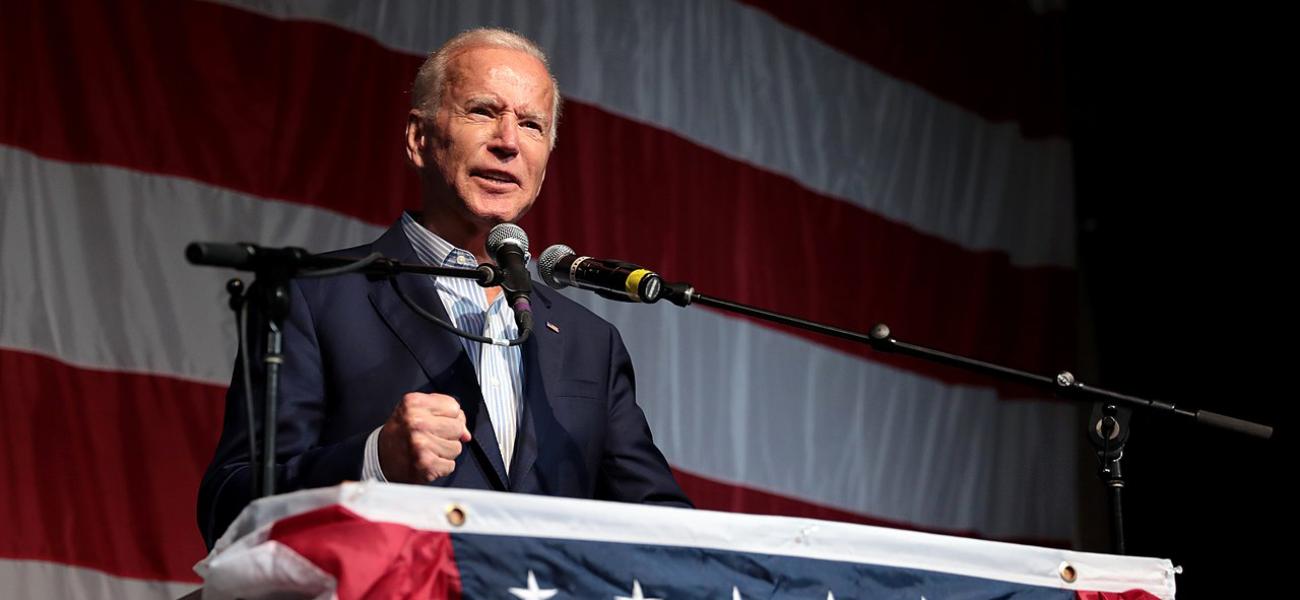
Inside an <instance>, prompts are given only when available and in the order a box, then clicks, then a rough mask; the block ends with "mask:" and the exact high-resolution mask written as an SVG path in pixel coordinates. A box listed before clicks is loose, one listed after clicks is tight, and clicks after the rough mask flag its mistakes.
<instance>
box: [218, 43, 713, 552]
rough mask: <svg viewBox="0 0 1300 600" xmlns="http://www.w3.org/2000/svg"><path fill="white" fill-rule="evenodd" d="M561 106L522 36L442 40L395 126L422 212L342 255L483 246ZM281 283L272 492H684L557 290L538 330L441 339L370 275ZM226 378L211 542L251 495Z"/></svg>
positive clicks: (538, 175) (436, 303) (507, 218)
mask: <svg viewBox="0 0 1300 600" xmlns="http://www.w3.org/2000/svg"><path fill="white" fill-rule="evenodd" d="M559 104H560V99H559V95H558V90H557V87H556V84H555V82H554V79H553V78H552V77H551V75H550V72H549V71H548V69H547V66H546V60H545V56H544V55H543V54H542V52H541V51H540V50H539V49H538V48H537V47H536V46H535V45H534V44H533V43H532V42H530V41H528V40H527V39H524V38H522V37H520V36H518V35H515V34H513V33H509V32H506V31H502V30H493V29H479V30H473V31H469V32H466V33H463V34H461V35H459V36H457V37H455V38H453V39H452V40H450V41H449V42H447V44H445V45H444V46H443V47H442V48H440V49H439V50H438V51H437V52H435V53H434V54H433V55H432V56H430V57H429V59H428V60H427V61H425V63H424V65H423V66H422V67H421V68H420V72H419V74H418V76H417V77H416V81H415V86H414V89H413V108H412V109H411V111H410V113H409V116H408V120H407V125H406V151H407V157H408V159H409V160H410V162H411V164H412V165H413V166H414V167H415V168H416V170H417V171H418V172H419V174H420V180H421V185H422V196H423V204H424V212H423V213H422V214H420V215H418V216H415V215H412V214H409V213H408V214H404V215H402V218H401V219H400V220H399V222H398V223H397V224H396V225H394V226H393V227H392V228H390V229H389V230H388V231H387V232H386V233H385V234H384V235H383V236H382V237H380V238H379V239H378V240H377V241H375V242H374V243H373V244H371V245H369V246H364V247H361V248H355V249H352V250H348V251H343V252H342V254H344V255H348V256H364V255H366V254H368V253H370V252H380V253H382V254H384V255H385V256H388V257H390V258H395V259H398V260H401V261H403V262H425V263H431V264H441V265H447V266H462V267H463V266H473V265H474V264H475V263H478V262H488V261H489V260H490V259H489V257H488V256H487V253H486V250H485V248H484V245H485V241H486V236H487V233H488V231H489V230H490V229H491V228H492V227H493V226H494V225H496V224H499V223H503V222H511V221H515V220H517V219H519V218H520V217H521V216H523V214H524V213H525V212H526V211H527V210H528V209H529V207H531V206H532V203H533V202H534V201H535V200H536V199H537V195H538V192H539V191H540V190H541V186H542V180H543V179H544V178H545V176H546V162H547V159H548V158H549V156H550V153H551V149H552V148H553V147H554V144H555V139H556V135H555V126H556V120H557V118H558V116H559V114H558V113H559ZM396 285H398V286H400V287H401V289H402V290H403V291H404V292H406V294H407V295H408V296H410V297H411V298H412V299H413V300H414V301H415V302H416V303H417V304H419V305H421V306H422V307H423V308H424V309H425V310H427V311H429V312H432V313H434V314H435V315H437V316H439V317H441V318H442V319H444V320H449V321H451V320H454V321H455V322H456V324H457V325H458V326H459V327H460V328H461V329H468V330H472V331H473V332H474V333H483V334H484V335H489V336H492V337H497V338H514V337H516V336H517V331H515V325H514V315H513V312H512V310H511V309H510V307H509V305H508V304H507V303H506V301H505V298H504V297H503V295H502V294H501V291H500V289H499V288H490V289H487V290H483V289H481V288H479V287H477V284H474V283H470V282H468V281H467V280H455V279H451V278H438V279H436V280H435V279H434V278H432V277H429V276H416V275H402V276H399V277H398V278H397V281H396ZM291 297H292V298H291V303H292V308H291V310H290V314H289V316H288V318H287V319H286V322H285V325H284V354H285V362H284V366H283V369H282V374H281V384H280V385H281V387H280V406H279V409H280V420H279V423H278V427H277V435H278V453H277V457H276V458H277V463H278V466H279V468H278V471H277V475H278V482H277V491H280V492H284V491H292V490H296V489H301V488H309V487H318V486H328V485H333V484H336V483H339V482H341V481H346V480H358V479H374V480H384V481H392V482H402V483H414V484H424V483H427V484H431V485H440V486H454V487H468V488H479V489H493V490H503V491H505V490H509V491H516V492H525V493H537V494H550V495H558V496H573V497H584V498H600V499H609V500H619V501H628V502H652V503H661V504H668V505H677V506H690V501H689V500H688V499H687V498H686V496H685V495H684V494H683V493H682V491H681V489H680V488H679V487H678V486H677V483H676V482H675V481H674V480H673V477H672V474H671V472H670V471H669V469H668V465H667V462H666V461H665V460H664V458H663V455H662V454H661V453H660V452H659V450H658V449H657V448H656V447H655V446H654V443H653V441H652V440H651V436H650V431H649V428H648V426H647V424H646V421H645V416H644V414H643V413H642V412H641V409H640V408H639V407H638V406H637V405H636V402H635V398H634V391H633V375H632V365H631V361H630V359H629V357H628V355H627V351H626V349H625V348H624V346H623V343H622V340H621V339H620V337H619V335H618V332H617V330H615V329H614V328H613V326H611V325H610V324H608V323H606V322H605V321H603V320H601V319H599V318H598V317H596V316H594V315H593V314H591V313H590V312H588V311H586V310H585V309H583V308H582V307H580V306H578V305H577V304H575V303H573V302H572V301H570V300H568V299H567V298H564V297H563V296H561V295H559V294H556V293H554V292H551V291H550V290H546V289H544V288H541V286H535V287H534V292H533V298H532V306H533V312H534V318H535V320H536V323H538V325H539V326H538V327H537V330H536V331H534V333H533V335H532V336H531V338H530V339H529V340H528V341H527V342H526V343H524V344H523V345H522V351H521V347H511V348H503V347H500V346H485V345H481V344H479V343H477V342H468V341H464V340H462V339H460V338H457V337H455V336H453V335H452V334H450V333H448V332H446V331H445V330H443V329H440V328H438V327H436V326H435V325H433V324H431V323H429V322H427V321H425V320H423V319H421V317H419V316H418V315H417V314H416V313H415V312H414V311H412V310H411V309H410V307H408V306H407V305H405V304H404V303H403V302H402V300H401V299H400V298H399V296H398V295H397V292H396V290H395V289H394V285H393V283H392V282H389V281H387V280H384V279H371V278H367V277H366V276H364V275H359V274H353V275H344V276H339V277H333V278H320V279H299V280H295V281H294V282H293V284H292V286H291ZM542 324H546V325H545V326H543V325H542ZM253 342H254V343H256V342H257V340H253ZM254 369H255V370H257V372H255V373H254V376H255V378H260V377H261V372H260V370H258V369H259V367H254ZM242 380H243V376H242V373H241V372H240V371H239V370H238V369H236V373H235V377H234V379H233V382H232V384H231V388H230V394H229V395H228V398H227V406H226V417H225V425H224V430H223V432H222V437H221V441H220V443H219V444H218V447H217V451H216V455H215V456H214V458H213V461H212V464H211V465H210V466H209V467H208V470H207V473H206V474H205V475H204V478H203V482H202V485H201V487H200V491H199V511H198V512H199V514H198V518H199V527H200V529H201V530H202V532H203V536H204V539H205V540H206V541H207V543H208V545H209V546H211V545H212V544H213V543H214V542H215V541H216V539H217V537H219V536H220V535H221V533H222V532H224V531H225V529H226V527H227V526H228V525H229V524H230V522H231V521H232V520H233V519H234V517H235V516H236V515H237V514H238V513H239V511H240V510H242V508H243V507H244V506H245V505H246V504H247V503H248V502H249V500H250V499H251V483H252V479H253V477H254V472H255V469H253V468H252V467H251V466H250V464H249V461H248V450H247V449H248V435H249V432H248V427H247V414H246V410H245V404H244V401H243V397H244V396H243V389H244V386H243V384H242ZM255 380H256V379H255Z"/></svg>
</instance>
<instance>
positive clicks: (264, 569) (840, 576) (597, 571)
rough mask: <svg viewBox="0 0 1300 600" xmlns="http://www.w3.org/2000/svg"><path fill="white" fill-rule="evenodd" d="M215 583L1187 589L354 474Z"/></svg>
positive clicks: (226, 592) (1152, 579) (842, 534)
mask: <svg viewBox="0 0 1300 600" xmlns="http://www.w3.org/2000/svg"><path fill="white" fill-rule="evenodd" d="M195 570H196V571H197V572H198V573H199V575H201V576H202V577H203V578H204V587H203V592H202V594H203V598H205V599H224V598H261V597H275V598H284V597H301V598H333V597H337V598H341V599H351V598H401V597H415V598H462V597H463V598H520V599H527V600H547V599H551V598H554V599H556V600H559V599H563V598H607V599H619V600H653V599H660V600H671V599H682V598H718V599H733V600H737V599H748V598H807V599H816V600H831V599H839V600H846V599H850V598H890V599H892V598H897V599H900V600H901V599H906V600H922V599H929V600H941V599H944V598H963V599H972V598H1009V597H1014V598H1017V599H1033V598H1044V599H1046V598H1052V599H1066V598H1078V599H1089V600H1091V599H1098V600H1100V599H1112V600H1121V599H1122V600H1138V599H1153V598H1159V599H1172V598H1173V597H1174V589H1175V586H1174V567H1173V565H1172V564H1171V563H1170V562H1169V561H1168V560H1164V559H1155V558H1139V557H1126V556H1111V555H1106V554H1094V553H1086V552H1072V551H1068V550H1059V549H1050V548H1039V547H1034V546H1026V545H1020V544H1010V543H1003V542H992V541H984V540H974V539H968V538H959V537H951V536H944V535H935V534H928V533H918V532H913V531H903V530H897V529H888V528H882V527H871V526H866V525H854V524H848V523H838V522H832V521H819V520H814V519H799V518H787V517H770V516H757V515H745V514H734V513H722V512H713V511H705V510H688V509H680V508H666V507H656V506H646V505H634V504H622V503H612V502H600V501H594V500H576V499H568V498H553V497H543V496H529V495H523V494H507V493H501V492H488V491H479V490H457V489H443V488H432V487H426V486H408V485H398V484H387V483H347V484H343V485H339V486H336V487H331V488H322V489H316V490H307V491H302V492H296V493H292V494H285V495H281V496H274V497H270V498H264V499H261V500H257V501H255V502H254V503H253V504H251V505H250V506H249V507H248V508H246V509H245V510H244V512H243V513H242V514H241V515H240V516H239V518H238V519H236V521H235V522H234V523H233V524H232V525H231V527H230V529H229V530H228V531H227V532H226V534H225V535H224V536H223V537H222V538H221V539H220V540H219V541H218V542H217V544H216V546H215V548H214V549H213V551H212V552H211V554H209V555H208V557H207V558H205V559H204V560H203V561H201V562H200V563H199V564H198V565H196V566H195Z"/></svg>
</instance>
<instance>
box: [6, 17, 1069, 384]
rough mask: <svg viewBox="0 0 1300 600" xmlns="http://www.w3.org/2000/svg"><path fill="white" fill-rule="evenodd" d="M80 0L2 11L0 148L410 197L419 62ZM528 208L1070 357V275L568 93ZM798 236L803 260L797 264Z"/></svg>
mask: <svg viewBox="0 0 1300 600" xmlns="http://www.w3.org/2000/svg"><path fill="white" fill-rule="evenodd" d="M76 4H77V6H78V7H79V8H81V9H84V11H83V12H81V13H79V14H78V17H77V18H75V19H66V18H62V17H64V16H65V15H62V14H60V9H59V8H58V5H55V4H53V3H51V4H44V3H35V4H23V5H21V6H17V7H14V8H13V9H11V12H12V13H16V14H14V17H15V18H8V19H4V20H3V21H2V23H3V24H0V38H3V40H5V41H3V42H0V43H3V44H5V49H6V52H4V53H2V54H0V72H5V73H9V75H7V76H6V77H10V78H13V79H14V80H16V81H22V82H25V84H24V85H23V86H16V85H15V86H5V92H0V93H4V94H5V97H4V102H5V103H6V104H7V105H9V106H12V107H13V108H12V110H13V113H12V114H27V115H30V116H31V118H29V119H12V120H6V121H3V122H0V143H8V144H13V145H16V146H20V147H23V148H27V149H29V150H32V151H34V152H37V153H38V154H42V155H44V156H49V157H53V158H58V159H62V160H70V161H82V162H96V163H108V164H114V165H121V166H125V167H129V168H133V169H138V170H141V171H147V172H152V173H162V174H167V175H174V176H183V177H191V178H194V179H197V180H200V181H205V182H208V183H212V184H215V185H220V186H223V187H227V188H230V189H234V190H238V191H241V192H245V193H250V194H254V195H258V196H262V197H267V198H277V199H284V200H289V201H293V202H299V203H303V204H310V205H315V206H320V207H324V208H328V209H332V210H336V211H339V212H341V213H344V214H347V215H351V216H353V217H356V218H359V219H362V220H365V221H368V222H372V223H382V224H387V223H390V222H392V220H393V219H394V218H395V217H396V215H397V213H398V211H399V209H401V208H402V207H409V206H410V205H411V204H412V203H414V202H416V198H417V197H418V192H417V190H416V187H415V186H416V185H417V183H416V180H415V177H414V176H412V175H410V174H409V173H407V172H406V167H405V166H404V164H403V161H404V159H403V158H402V154H401V147H400V144H401V138H400V133H401V128H402V125H403V123H404V116H403V115H404V113H405V110H406V108H405V107H406V96H405V91H406V89H407V88H408V87H409V85H410V84H409V81H410V78H411V74H412V73H414V71H415V69H416V66H417V65H418V62H419V58H418V57H414V56H410V55H406V54H401V53H396V52H393V51H390V50H387V49H384V48H381V47H380V46H378V45H377V44H375V43H374V42H373V41H372V40H369V39H367V38H364V37H361V36H358V35H355V34H353V33H349V32H346V31H343V30H340V29H337V28H334V27H330V26H326V25H320V24H315V23H305V22H281V21H275V20H272V19H267V18H264V17H261V16H257V15H253V14H250V13H246V12H243V11H240V10H237V9H233V8H228V7H222V6H216V5H207V4H188V3H184V4H182V3H162V4H154V3H150V4H149V5H148V6H147V7H145V6H140V5H136V4H133V3H123V4H114V5H111V6H109V5H101V4H98V3H84V4H85V6H84V7H83V6H81V4H82V3H76ZM156 23H166V24H167V26H166V27H158V26H151V25H153V24H156ZM49 39H60V40H64V41H65V43H64V44H62V45H52V44H49V43H48V40H49ZM52 48H61V49H63V51H60V52H51V51H50V50H51V49H52ZM20 49H21V50H22V51H21V52H20V51H19V50H20ZM42 49H43V50H42ZM33 51H35V52H33ZM19 89H21V90H22V91H21V92H19V91H18V90H19ZM523 225H524V226H525V228H526V229H527V230H529V231H530V232H532V234H533V239H534V244H535V245H536V247H538V248H543V247H545V245H547V244H550V243H556V242H563V243H567V244H569V245H570V246H573V247H574V248H575V249H577V250H579V251H580V252H583V253H586V254H590V255H597V256H610V257H616V258H621V259H624V260H629V261H633V262H638V263H641V264H644V265H647V266H649V267H652V268H654V269H656V270H658V271H660V272H661V273H663V274H664V275H666V276H668V277H669V278H671V279H679V280H686V281H690V282H692V283H694V284H695V285H696V286H697V288H698V289H699V291H700V292H702V293H705V294H707V295H710V296H715V297H720V298H725V299H729V300H734V301H737V302H742V303H746V304H752V305H756V306H759V307H762V308H767V309H770V310H775V311H780V312H784V313H788V314H792V315H794V316H798V317H802V318H806V319H811V320H814V321H820V322H825V323H828V324H832V325H836V326H840V327H844V328H847V329H852V330H857V331H866V330H868V329H869V328H870V327H871V326H872V325H873V324H875V323H876V322H885V323H888V324H889V325H891V326H892V327H893V329H894V331H895V332H896V334H897V336H898V337H899V338H900V339H904V340H907V341H911V342H915V343H919V344H925V345H931V346H935V347H938V348H941V349H945V350H948V351H951V352H956V353H961V354H968V355H972V356H974V357H977V358H981V359H984V360H990V361H994V362H1001V363H1005V364H1008V365H1011V366H1015V367H1019V368H1023V369H1029V370H1032V371H1035V372H1040V373H1050V372H1055V371H1056V370H1059V369H1060V368H1063V367H1067V366H1071V364H1072V362H1073V360H1072V357H1073V351H1074V347H1075V344H1074V332H1073V328H1072V327H1067V326H1064V325H1062V324H1066V323H1072V322H1073V320H1074V317H1075V314H1076V309H1075V305H1076V297H1075V296H1076V295H1075V275H1074V272H1073V271H1072V270H1069V269H1060V268H1050V267H1049V268H1022V267H1017V266H1013V265H1011V264H1010V263H1009V261H1008V259H1007V257H1006V256H1005V255H1004V254H1003V253H1000V252H992V251H988V252H977V251H971V250H968V249H965V248H962V247H960V246H957V245H956V244H953V243H951V242H948V241H946V240H943V239H940V238H937V237H935V236H931V235H927V234H923V233H920V232H918V231H916V230H914V229H912V228H910V227H908V226H906V225H902V224H899V223H896V222H892V221H889V220H886V219H884V218H881V217H879V216H877V215H875V214H873V213H870V212H868V211H865V210H862V209H860V208H858V207H856V206H853V205H851V204H849V203H846V202H843V201H841V200H837V199H834V198H830V197H827V196H824V195H821V194H818V193H815V192H812V191H810V190H808V189H807V188H805V187H803V186H801V185H800V184H799V183H797V182H795V181H793V180H791V179H790V178H788V177H784V176H779V175H775V174H773V173H769V172H767V171H764V170H761V169H758V168H755V167H753V166H751V165H747V164H744V163H741V162H738V161H735V160H732V159H729V158H727V157H724V156H722V155H720V154H718V153H717V152H715V151H712V150H710V149H707V148H704V147H701V146H699V145H696V144H694V143H691V142H689V141H687V140H685V139H683V138H681V137H679V136H677V135H674V134H672V133H669V132H666V131H663V130H659V129H655V128H653V127H649V126H647V125H645V124H641V123H636V122H633V121H630V120H628V119H625V118H622V117H618V116H615V115H612V114H610V113H608V112H605V111H603V110H600V109H598V108H595V107H592V106H588V105H583V104H578V103H572V104H571V105H570V106H569V107H568V112H567V113H566V117H565V123H564V126H563V128H562V134H561V138H560V146H559V148H558V149H557V151H556V153H555V154H554V155H553V156H552V164H551V167H550V172H549V174H548V178H547V182H546V187H545V189H544V191H543V198H541V199H540V200H539V203H538V206H537V208H536V209H535V210H534V211H533V214H532V215H530V216H529V217H528V218H527V219H526V220H525V221H524V223H523ZM809 249H812V250H814V251H815V252H817V258H816V260H814V261H812V262H809V263H804V264H794V262H793V260H794V259H793V257H797V256H804V255H806V253H807V252H808V251H809ZM794 333H796V334H797V335H804V336H806V337H808V339H810V340H812V341H814V342H817V343H823V344H827V345H830V346H833V347H836V348H840V349H842V350H845V351H848V352H853V353H858V354H862V355H864V356H869V357H870V358H871V359H872V360H878V361H882V362H886V363H888V364H892V365H896V366H898V367H901V368H905V369H908V370H911V371H913V372H917V373H921V374H924V375H926V376H930V377H935V378H938V379H941V380H943V381H946V382H950V383H968V384H978V385H992V383H991V382H990V381H988V380H987V379H984V378H979V377H975V376H971V375H967V374H964V373H960V372H957V371H955V370H952V369H947V368H940V367H933V366H929V365H926V364H924V363H921V362H919V361H915V360H911V359H905V358H897V357H882V356H881V355H879V354H871V353H869V352H868V351H866V350H864V349H863V348H862V347H860V346H856V345H853V344H850V343H848V342H843V341H838V340H831V339H829V338H825V337H823V336H817V335H812V334H803V333H800V332H794ZM1012 393H1014V394H1016V395H1019V396H1025V395H1030V394H1029V393H1028V392H1025V391H1023V390H1021V391H1016V392H1012Z"/></svg>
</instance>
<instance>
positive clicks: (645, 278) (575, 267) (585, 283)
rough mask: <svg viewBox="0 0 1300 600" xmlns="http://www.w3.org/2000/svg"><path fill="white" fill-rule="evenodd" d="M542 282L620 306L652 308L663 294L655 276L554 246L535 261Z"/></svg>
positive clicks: (570, 249) (611, 261) (639, 268)
mask: <svg viewBox="0 0 1300 600" xmlns="http://www.w3.org/2000/svg"><path fill="white" fill-rule="evenodd" d="M537 270H538V272H539V273H540V274H541V276H542V281H545V282H546V285H549V286H551V287H553V288H555V289H557V290H558V289H562V288H565V287H568V286H574V287H580V288H583V289H588V290H592V291H594V292H596V293H597V294H599V295H600V296H601V297H604V298H609V299H610V300H618V301H620V302H644V303H646V304H654V303H655V302H658V301H659V298H660V297H662V294H663V289H664V288H663V279H662V278H660V277H659V275H658V274H656V273H654V272H652V271H650V270H649V269H643V268H641V267H639V266H637V265H634V264H632V263H626V262H623V261H620V260H608V259H600V258H592V257H590V256H578V255H577V253H576V252H574V251H573V248H570V247H568V246H565V245H564V244H556V245H554V246H551V247H550V248H547V249H546V250H545V251H544V252H542V256H541V258H539V259H538V261H537Z"/></svg>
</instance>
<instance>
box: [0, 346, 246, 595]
mask: <svg viewBox="0 0 1300 600" xmlns="http://www.w3.org/2000/svg"><path fill="white" fill-rule="evenodd" d="M0 382H3V386H4V393H0V414H3V415H4V418H3V419H0V439H3V440H4V448H5V450H4V452H2V453H0V481H4V482H6V486H5V493H3V494H0V519H3V522H4V524H5V533H4V535H0V556H3V557H6V558H19V559H33V560H46V561H52V562H59V563H65V564H70V565H77V566H83V567H89V568H93V569H98V570H101V571H105V572H107V573H110V574H113V575H121V576H126V577H138V578H144V579H163V580H170V581H198V577H197V576H196V575H195V574H194V572H193V571H192V570H191V568H192V567H193V565H194V563H195V562H197V561H198V560H199V559H200V558H203V556H204V554H206V552H205V550H204V548H203V540H202V538H201V537H199V530H198V526H197V525H196V524H195V516H194V514H195V512H194V511H195V508H194V506H195V492H196V490H197V489H198V485H199V478H200V476H201V474H202V472H203V468H204V467H206V466H207V463H208V460H209V459H211V457H212V449H213V448H214V447H215V446H216V442H217V435H218V433H219V432H220V431H219V430H220V424H221V410H222V406H223V400H222V399H223V397H224V396H225V392H224V390H223V389H222V388H219V387H216V386H211V385H203V384H199V383H194V382H187V381H181V380H177V379H171V378H167V377H159V376H152V375H137V374H128V373H114V372H106V371H95V370H89V369H82V368H77V367H72V366H69V365H66V364H63V363H60V362H58V361H55V360H53V359H50V358H46V357H42V356H37V355H34V354H27V353H24V352H17V351H13V350H0Z"/></svg>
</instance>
